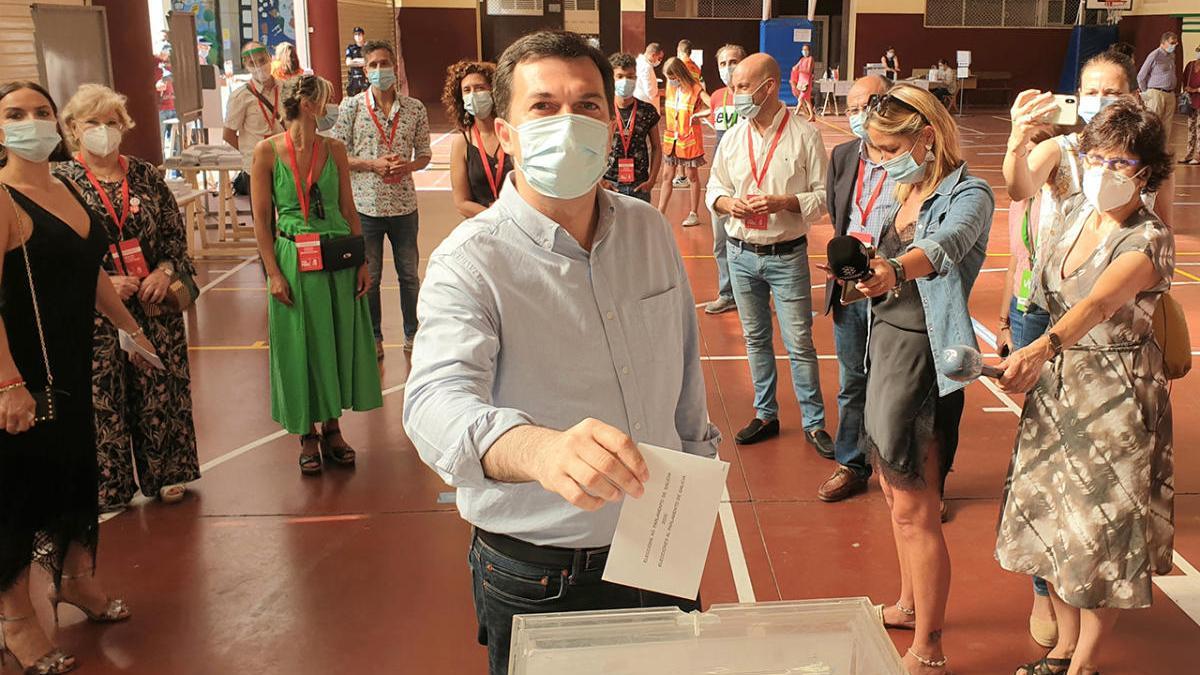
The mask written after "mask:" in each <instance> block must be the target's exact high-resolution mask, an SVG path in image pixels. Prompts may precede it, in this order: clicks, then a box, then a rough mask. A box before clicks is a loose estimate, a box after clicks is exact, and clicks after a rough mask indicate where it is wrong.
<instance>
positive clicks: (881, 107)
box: [867, 94, 929, 124]
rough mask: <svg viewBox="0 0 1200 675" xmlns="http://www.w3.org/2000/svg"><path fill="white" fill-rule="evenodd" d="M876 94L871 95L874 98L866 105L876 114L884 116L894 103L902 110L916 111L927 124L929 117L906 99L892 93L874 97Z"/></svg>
mask: <svg viewBox="0 0 1200 675" xmlns="http://www.w3.org/2000/svg"><path fill="white" fill-rule="evenodd" d="M876 96H878V94H876V95H875V96H872V97H871V98H872V99H875V100H873V101H871V102H869V103H868V104H867V107H868V108H869V109H870V110H871V111H872V112H874V113H876V114H877V115H879V116H881V117H886V116H887V114H888V111H889V110H891V107H892V106H893V105H896V106H899V107H900V108H901V109H902V110H907V111H908V112H910V113H916V114H918V115H920V116H921V120H922V121H924V122H925V124H929V118H928V117H925V113H923V112H921V111H920V110H918V109H917V107H916V106H914V105H913V104H911V103H909V102H908V101H905V100H904V99H902V98H899V97H897V96H893V95H892V94H884V95H883V96H878V98H876Z"/></svg>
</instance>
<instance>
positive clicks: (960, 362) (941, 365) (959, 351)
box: [938, 345, 1004, 382]
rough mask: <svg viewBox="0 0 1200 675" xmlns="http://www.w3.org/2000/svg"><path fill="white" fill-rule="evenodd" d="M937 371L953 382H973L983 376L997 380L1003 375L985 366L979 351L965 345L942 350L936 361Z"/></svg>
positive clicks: (1002, 372)
mask: <svg viewBox="0 0 1200 675" xmlns="http://www.w3.org/2000/svg"><path fill="white" fill-rule="evenodd" d="M938 370H940V371H941V372H942V375H945V376H946V377H948V378H950V379H951V380H954V381H955V382H974V381H975V380H978V379H979V378H980V376H983V375H986V376H987V377H991V378H998V377H1000V376H1001V375H1003V374H1004V371H1003V370H1000V369H999V368H997V367H995V366H989V365H985V364H984V363H983V355H981V354H980V353H979V350H978V349H975V348H974V347H968V346H967V345H958V346H956V347H947V348H946V349H944V350H943V351H942V357H941V358H940V359H938Z"/></svg>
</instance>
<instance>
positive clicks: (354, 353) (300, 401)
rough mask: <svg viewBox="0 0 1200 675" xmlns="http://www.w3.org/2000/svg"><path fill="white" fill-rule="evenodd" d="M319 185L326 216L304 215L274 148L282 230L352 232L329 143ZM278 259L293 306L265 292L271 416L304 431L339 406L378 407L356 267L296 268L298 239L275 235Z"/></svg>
mask: <svg viewBox="0 0 1200 675" xmlns="http://www.w3.org/2000/svg"><path fill="white" fill-rule="evenodd" d="M317 185H319V186H320V190H321V201H322V203H323V204H324V206H325V218H323V219H318V218H317V217H316V215H315V214H312V211H311V210H310V218H309V219H308V221H307V222H305V219H304V212H303V211H302V210H301V209H300V200H299V198H298V196H297V195H296V180H295V178H294V177H293V175H292V170H291V167H290V166H289V164H288V162H284V161H281V160H280V157H279V152H278V149H276V152H275V171H274V191H275V195H274V197H275V208H276V211H277V214H278V215H277V223H278V228H279V232H280V233H282V234H288V235H293V236H294V235H297V234H305V233H314V232H315V233H318V234H320V235H322V238H326V237H336V236H341V235H347V234H350V226H349V224H347V223H346V220H345V218H343V217H342V212H341V210H340V208H339V203H338V199H339V196H338V187H339V181H338V172H337V164H336V163H335V162H334V161H333V158H332V157H330V156H329V152H328V146H327V147H326V153H325V165H324V167H323V168H322V169H321V174H320V177H319V178H318V179H317ZM275 258H276V259H277V260H278V261H279V269H280V271H281V272H282V273H283V276H284V278H285V279H287V282H288V284H289V285H290V286H291V288H292V306H291V307H288V306H287V305H284V304H283V303H281V302H279V301H278V300H276V299H275V298H274V297H269V299H268V305H267V324H268V328H269V335H270V339H271V351H270V353H271V417H272V418H273V419H274V420H275V421H276V422H278V423H279V424H280V425H281V426H282V427H283V428H284V429H287V430H288V431H289V432H291V433H293V434H304V433H308V430H309V427H310V425H312V424H313V423H318V422H324V421H325V420H329V419H334V418H337V417H341V414H342V411H343V410H346V409H353V410H371V409H373V408H378V407H380V406H382V405H383V394H382V391H381V388H380V383H379V367H378V364H377V362H376V360H375V339H374V337H373V332H372V328H371V315H370V312H369V311H368V309H367V298H366V297H365V296H364V297H362V298H359V299H358V300H355V299H354V294H355V286H356V284H357V273H358V271H357V270H355V269H346V270H340V271H337V272H304V273H301V272H300V270H299V266H298V261H297V256H296V244H295V243H294V242H292V241H291V240H289V239H286V238H284V237H282V236H281V237H278V238H277V239H276V240H275Z"/></svg>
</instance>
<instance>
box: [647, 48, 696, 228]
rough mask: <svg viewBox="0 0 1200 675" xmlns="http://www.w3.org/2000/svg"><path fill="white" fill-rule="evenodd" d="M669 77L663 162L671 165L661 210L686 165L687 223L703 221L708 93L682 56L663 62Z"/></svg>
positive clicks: (685, 224)
mask: <svg viewBox="0 0 1200 675" xmlns="http://www.w3.org/2000/svg"><path fill="white" fill-rule="evenodd" d="M663 75H665V76H666V78H667V96H666V99H665V100H664V104H663V117H664V118H665V119H666V129H665V130H664V131H663V152H662V154H663V163H664V164H666V165H667V166H668V167H670V169H669V170H667V171H663V172H662V181H663V182H662V196H661V197H660V198H659V200H658V210H659V211H661V212H663V213H664V214H665V213H666V212H667V205H668V204H670V203H671V190H672V183H671V181H672V180H673V179H674V177H675V169H676V167H683V170H684V173H685V175H686V176H687V179H688V182H689V184H690V186H691V187H690V188H689V190H690V192H691V201H690V202H689V209H688V215H687V217H686V218H684V219H683V226H684V227H692V226H695V225H699V224H700V216H698V215H697V213H698V212H699V211H700V167H702V166H704V128H703V127H702V126H701V125H700V119H702V118H703V117H704V116H705V115H707V114H708V107H709V100H708V93H707V92H705V91H704V86H703V85H702V84H700V80H699V79H698V78H697V77H696V75H695V74H694V73H693V72H692V71H691V70H689V69H688V67H687V64H686V63H684V62H683V61H682V60H681V59H678V58H672V59H667V62H666V64H664V65H663Z"/></svg>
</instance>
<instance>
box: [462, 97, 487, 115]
mask: <svg viewBox="0 0 1200 675" xmlns="http://www.w3.org/2000/svg"><path fill="white" fill-rule="evenodd" d="M492 103H493V102H492V92H490V91H473V92H471V93H469V94H464V95H463V110H466V111H467V112H468V113H470V114H471V116H472V117H476V118H479V117H483V118H487V117H490V116H491V114H492Z"/></svg>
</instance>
